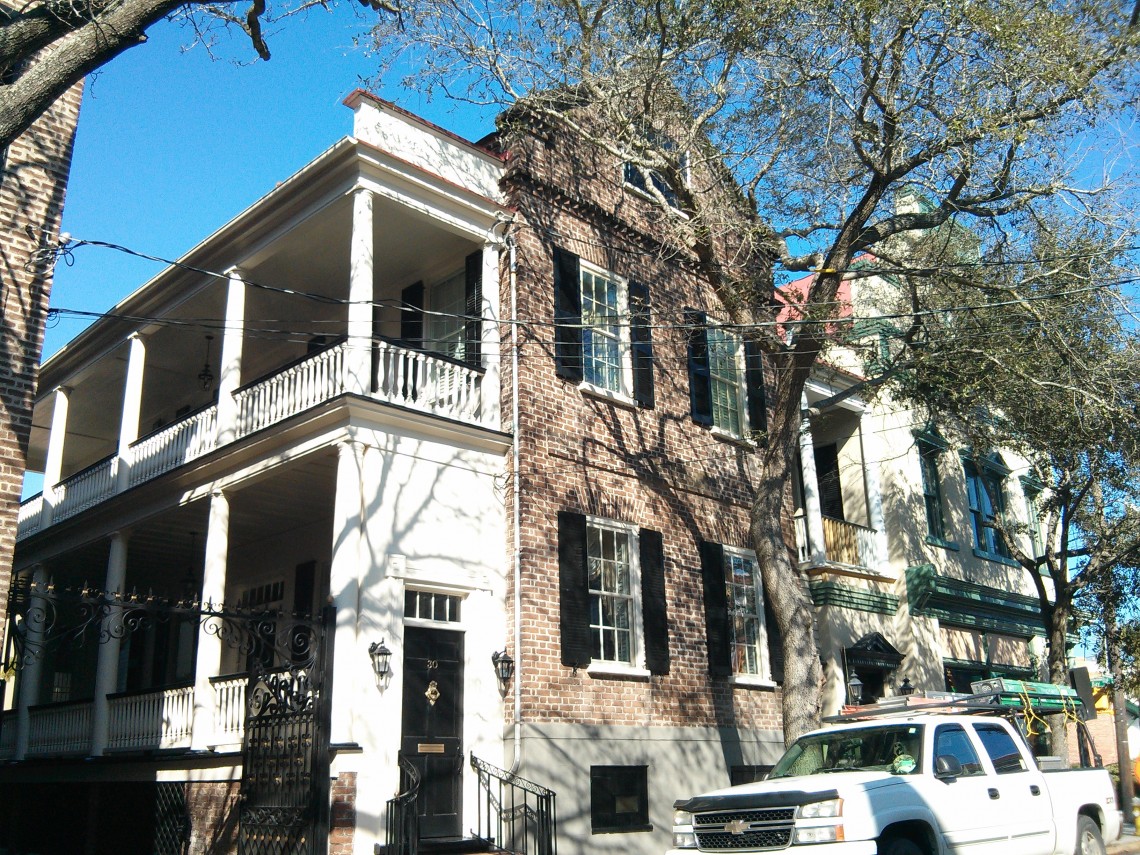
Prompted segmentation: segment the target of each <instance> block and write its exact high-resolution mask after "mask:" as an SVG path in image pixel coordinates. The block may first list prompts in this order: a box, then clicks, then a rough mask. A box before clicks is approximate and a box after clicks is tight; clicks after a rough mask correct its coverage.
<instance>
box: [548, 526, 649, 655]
mask: <svg viewBox="0 0 1140 855" xmlns="http://www.w3.org/2000/svg"><path fill="white" fill-rule="evenodd" d="M558 575H559V578H558V589H559V597H560V602H559V613H560V619H561V641H562V662H563V664H564V665H569V666H570V667H573V668H584V667H587V666H589V667H591V668H592V669H593V668H596V669H598V670H612V669H616V670H618V671H621V672H628V671H631V670H632V671H648V672H650V673H654V674H665V673H668V671H669V622H668V614H667V608H666V599H665V565H664V551H663V548H662V538H661V534H660V533H659V532H657V531H654V530H652V529H647V528H637V527H635V526H632V525H629V524H627V523H621V522H617V521H614V520H606V519H602V518H600V517H593V516H586V515H585V514H580V513H575V512H572V511H562V512H560V513H559V514H558Z"/></svg>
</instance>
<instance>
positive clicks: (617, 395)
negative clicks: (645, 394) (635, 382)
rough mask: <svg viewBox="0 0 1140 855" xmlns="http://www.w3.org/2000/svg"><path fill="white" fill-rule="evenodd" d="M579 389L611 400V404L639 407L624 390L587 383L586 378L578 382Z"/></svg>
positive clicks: (593, 396)
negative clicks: (615, 390) (616, 390)
mask: <svg viewBox="0 0 1140 855" xmlns="http://www.w3.org/2000/svg"><path fill="white" fill-rule="evenodd" d="M578 391H579V392H581V393H582V394H583V395H589V396H590V397H591V398H600V399H601V400H603V401H609V402H610V403H611V404H617V405H618V406H619V407H628V408H629V409H631V410H636V409H637V401H635V400H633V398H631V397H629V395H626V394H624V393H623V392H614V391H612V390H610V389H603V388H602V387H601V386H595V385H594V384H593V383H587V382H586V381H585V380H583V381H582V382H581V383H579V384H578Z"/></svg>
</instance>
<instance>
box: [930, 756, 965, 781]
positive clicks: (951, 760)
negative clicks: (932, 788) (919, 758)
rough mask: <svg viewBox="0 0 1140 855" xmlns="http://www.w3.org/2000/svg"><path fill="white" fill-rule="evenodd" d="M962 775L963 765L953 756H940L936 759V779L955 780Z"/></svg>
mask: <svg viewBox="0 0 1140 855" xmlns="http://www.w3.org/2000/svg"><path fill="white" fill-rule="evenodd" d="M961 774H962V764H961V763H960V762H959V761H958V758H957V757H955V756H954V755H953V754H939V755H938V756H937V757H935V758H934V777H935V778H938V779H939V780H953V779H954V778H957V777H960V776H961Z"/></svg>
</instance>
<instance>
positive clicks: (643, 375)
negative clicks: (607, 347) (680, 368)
mask: <svg viewBox="0 0 1140 855" xmlns="http://www.w3.org/2000/svg"><path fill="white" fill-rule="evenodd" d="M629 343H630V351H631V354H630V355H631V357H632V361H633V399H634V400H635V401H637V405H638V406H639V407H645V408H646V409H652V408H653V403H654V401H653V334H652V327H651V323H650V318H649V289H648V288H646V287H645V286H644V285H642V284H641V283H640V282H633V281H631V282H630V283H629Z"/></svg>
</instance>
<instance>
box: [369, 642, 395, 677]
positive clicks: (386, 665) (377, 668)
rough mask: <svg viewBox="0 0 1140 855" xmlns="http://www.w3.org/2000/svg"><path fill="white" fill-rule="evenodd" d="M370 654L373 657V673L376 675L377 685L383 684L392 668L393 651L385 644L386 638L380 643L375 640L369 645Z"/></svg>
mask: <svg viewBox="0 0 1140 855" xmlns="http://www.w3.org/2000/svg"><path fill="white" fill-rule="evenodd" d="M368 656H369V657H370V658H371V659H372V673H374V674H375V675H376V685H377V686H383V685H384V683H385V682H387V680H388V674H389V673H390V672H391V670H392V651H391V650H389V649H388V647H387V645H386V644H384V639H380V642H379V643H377V642H375V641H374V642H372V644H370V645H369V647H368Z"/></svg>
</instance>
